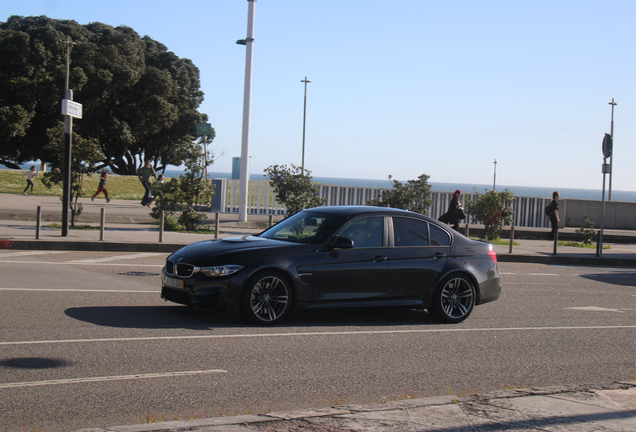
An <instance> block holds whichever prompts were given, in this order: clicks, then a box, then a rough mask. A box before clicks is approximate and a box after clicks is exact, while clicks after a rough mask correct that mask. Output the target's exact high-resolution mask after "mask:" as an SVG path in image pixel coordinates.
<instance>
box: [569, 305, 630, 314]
mask: <svg viewBox="0 0 636 432" xmlns="http://www.w3.org/2000/svg"><path fill="white" fill-rule="evenodd" d="M566 309H571V310H581V311H592V312H619V313H625V312H624V311H622V310H618V309H608V308H604V307H599V306H581V307H568V308H566Z"/></svg>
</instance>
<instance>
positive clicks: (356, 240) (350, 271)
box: [313, 216, 388, 304]
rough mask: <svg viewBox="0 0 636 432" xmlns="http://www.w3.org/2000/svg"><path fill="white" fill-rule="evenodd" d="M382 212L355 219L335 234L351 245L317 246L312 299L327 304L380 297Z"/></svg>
mask: <svg viewBox="0 0 636 432" xmlns="http://www.w3.org/2000/svg"><path fill="white" fill-rule="evenodd" d="M384 234H385V229H384V218H383V217H382V216H375V217H366V218H360V219H356V220H354V221H352V222H350V223H349V224H347V225H346V226H345V227H344V228H343V229H342V230H340V231H339V232H338V234H337V235H339V236H340V237H346V238H348V239H350V240H352V241H353V248H351V249H334V250H321V251H318V253H317V255H316V261H315V266H314V272H313V296H314V301H318V302H326V303H330V304H334V303H338V302H347V301H354V300H370V301H372V300H375V299H383V298H384V297H385V295H386V287H385V284H386V271H387V256H388V248H387V246H386V239H385V235H384Z"/></svg>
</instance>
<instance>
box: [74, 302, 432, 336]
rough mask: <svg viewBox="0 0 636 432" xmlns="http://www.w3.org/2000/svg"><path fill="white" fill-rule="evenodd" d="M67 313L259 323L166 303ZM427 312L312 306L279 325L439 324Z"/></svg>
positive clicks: (189, 324)
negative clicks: (317, 308) (312, 307)
mask: <svg viewBox="0 0 636 432" xmlns="http://www.w3.org/2000/svg"><path fill="white" fill-rule="evenodd" d="M64 313H65V314H66V315H67V316H68V317H70V318H73V319H76V320H78V321H82V322H86V323H90V324H94V325H98V326H101V327H116V328H136V329H177V328H181V329H187V330H209V329H212V328H223V327H241V328H249V327H256V328H263V327H261V326H255V325H252V324H250V323H248V322H247V321H245V320H244V319H243V317H242V316H240V315H237V314H229V313H223V312H216V311H215V312H212V311H197V310H195V309H193V308H189V307H187V306H180V305H166V306H103V307H100V306H91V307H78V308H68V309H66V310H65V311H64ZM437 324H440V323H439V322H438V321H435V320H434V319H433V317H431V316H430V315H429V314H428V313H427V312H426V311H421V310H414V309H391V308H358V309H348V308H336V309H320V310H316V309H311V310H303V311H298V312H295V313H292V314H290V316H288V317H287V318H286V319H285V320H284V321H283V322H281V323H280V324H278V325H275V326H274V328H275V327H279V328H286V327H372V326H373V327H378V326H379V327H388V326H405V325H437Z"/></svg>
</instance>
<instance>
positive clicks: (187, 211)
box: [150, 144, 214, 231]
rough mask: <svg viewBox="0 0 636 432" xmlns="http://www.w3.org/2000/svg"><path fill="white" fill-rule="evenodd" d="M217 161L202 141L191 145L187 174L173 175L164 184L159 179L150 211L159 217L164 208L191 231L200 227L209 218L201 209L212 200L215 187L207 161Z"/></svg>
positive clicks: (186, 162) (166, 212)
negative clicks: (153, 204)
mask: <svg viewBox="0 0 636 432" xmlns="http://www.w3.org/2000/svg"><path fill="white" fill-rule="evenodd" d="M204 161H207V162H208V165H210V164H211V163H213V158H211V157H210V155H209V154H208V155H205V153H204V150H203V148H202V146H201V145H200V144H197V145H195V146H194V147H192V148H191V150H190V152H189V153H188V156H187V158H186V161H185V167H186V169H185V171H186V172H185V175H184V176H183V177H182V178H173V179H171V180H170V181H169V182H167V183H164V184H163V185H158V184H157V183H155V184H154V185H153V186H154V187H153V189H154V190H153V194H154V196H155V201H154V202H155V204H156V205H155V206H154V207H153V209H152V211H151V213H150V215H151V216H152V217H153V218H155V219H159V218H160V216H161V211H162V210H163V211H164V217H165V218H172V219H174V220H175V221H177V222H178V223H179V224H180V225H181V226H182V227H183V228H185V229H186V230H187V231H196V230H198V229H199V227H200V226H201V224H203V222H204V221H205V220H206V219H207V215H206V214H205V213H203V212H200V211H199V210H200V208H201V207H202V206H205V205H208V206H209V204H210V200H211V197H212V194H213V193H214V191H213V190H212V185H211V183H210V181H209V180H207V179H206V178H205V174H204V173H205V162H204Z"/></svg>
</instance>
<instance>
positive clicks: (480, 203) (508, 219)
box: [466, 189, 514, 240]
mask: <svg viewBox="0 0 636 432" xmlns="http://www.w3.org/2000/svg"><path fill="white" fill-rule="evenodd" d="M512 201H514V197H513V196H512V192H510V191H509V190H508V189H506V190H505V191H504V192H495V191H489V192H488V191H487V192H486V193H485V194H483V195H479V196H478V198H477V201H476V202H471V201H468V202H466V212H467V213H469V214H470V215H471V216H472V217H473V218H474V219H476V220H477V221H479V222H481V223H483V224H484V227H485V235H486V239H488V240H492V239H496V238H498V237H501V231H502V229H503V227H504V226H506V225H510V224H511V223H512V214H513V211H512V207H511V206H510V204H511V203H512Z"/></svg>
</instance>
